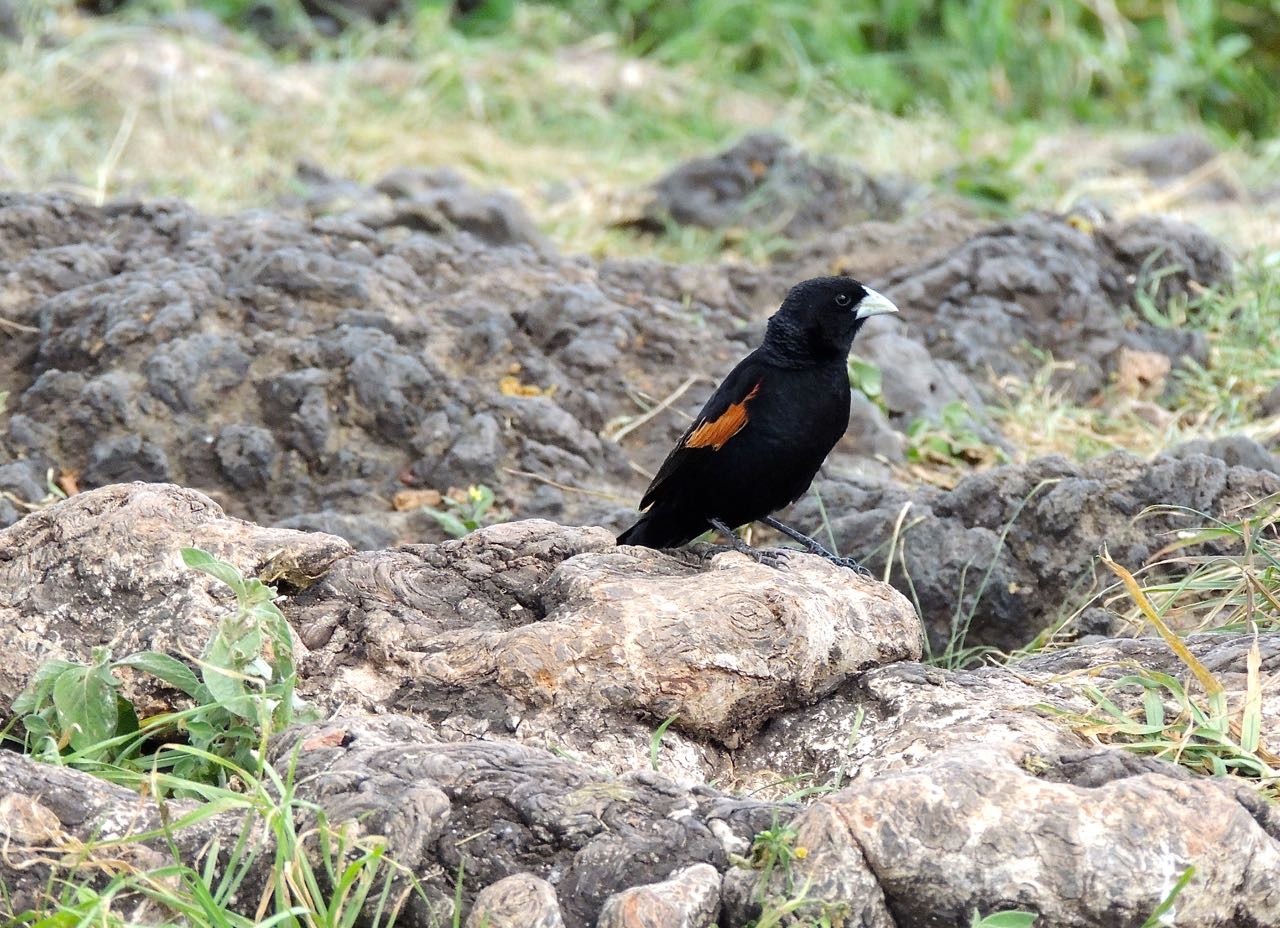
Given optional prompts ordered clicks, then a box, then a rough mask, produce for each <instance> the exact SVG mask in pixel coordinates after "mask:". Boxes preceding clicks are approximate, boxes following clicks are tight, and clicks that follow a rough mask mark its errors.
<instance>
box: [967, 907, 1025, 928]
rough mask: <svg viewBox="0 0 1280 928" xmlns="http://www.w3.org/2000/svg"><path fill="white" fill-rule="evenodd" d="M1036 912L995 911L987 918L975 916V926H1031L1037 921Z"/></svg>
mask: <svg viewBox="0 0 1280 928" xmlns="http://www.w3.org/2000/svg"><path fill="white" fill-rule="evenodd" d="M1038 917H1039V916H1037V915H1036V914H1035V913H1034V912H1017V911H1010V912H994V913H992V914H991V915H988V916H987V917H986V918H983V919H979V918H978V916H977V914H976V913H975V914H974V916H973V928H1031V926H1032V925H1034V924H1035V923H1036V919H1037V918H1038Z"/></svg>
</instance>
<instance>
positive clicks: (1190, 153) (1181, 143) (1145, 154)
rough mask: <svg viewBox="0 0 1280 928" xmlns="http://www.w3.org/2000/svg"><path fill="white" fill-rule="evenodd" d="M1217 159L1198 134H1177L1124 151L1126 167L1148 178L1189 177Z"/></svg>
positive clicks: (1209, 145)
mask: <svg viewBox="0 0 1280 928" xmlns="http://www.w3.org/2000/svg"><path fill="white" fill-rule="evenodd" d="M1217 156H1218V150H1217V149H1216V148H1214V146H1213V143H1212V142H1210V141H1209V140H1208V139H1206V138H1205V137H1204V136H1203V135H1201V134H1200V133H1198V132H1180V133H1177V134H1176V135H1167V136H1164V137H1162V138H1158V139H1155V140H1154V141H1151V142H1146V143H1145V144H1142V145H1139V146H1137V147H1136V148H1132V149H1130V150H1129V151H1127V152H1125V154H1124V156H1123V160H1124V162H1125V163H1126V164H1129V165H1132V166H1133V167H1136V168H1139V169H1141V170H1142V171H1143V173H1145V174H1146V175H1147V176H1148V177H1151V178H1153V179H1157V180H1172V179H1173V178H1176V177H1181V176H1182V175H1183V174H1189V173H1191V172H1192V171H1194V170H1195V169H1196V168H1198V167H1200V166H1202V165H1204V164H1207V163H1208V162H1210V161H1212V160H1213V159H1214V158H1216V157H1217Z"/></svg>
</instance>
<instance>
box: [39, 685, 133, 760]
mask: <svg viewBox="0 0 1280 928" xmlns="http://www.w3.org/2000/svg"><path fill="white" fill-rule="evenodd" d="M114 682H115V681H114V680H113V679H112V677H111V671H110V670H108V669H107V668H105V667H73V668H72V669H70V670H68V671H66V672H65V673H62V674H60V675H59V676H58V679H57V681H56V682H55V683H54V685H53V704H54V707H55V708H56V709H57V710H58V725H59V727H60V728H61V729H62V730H63V731H64V732H68V733H69V734H70V741H71V746H72V747H73V748H75V749H76V750H77V751H83V750H86V749H89V748H92V747H93V746H94V745H97V744H100V743H102V742H103V741H106V740H107V739H108V738H110V737H111V736H112V735H114V734H115V733H116V722H117V720H118V716H117V710H116V693H115V687H114V685H113V684H114Z"/></svg>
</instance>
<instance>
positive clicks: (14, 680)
mask: <svg viewBox="0 0 1280 928" xmlns="http://www.w3.org/2000/svg"><path fill="white" fill-rule="evenodd" d="M191 545H195V546H198V547H201V548H203V549H205V550H206V551H209V552H210V553H211V554H213V555H215V556H217V557H220V558H222V559H224V560H227V561H230V562H231V563H232V564H234V565H235V566H236V567H237V568H238V569H240V570H241V571H242V572H243V573H245V574H248V575H256V574H257V573H259V572H260V571H261V572H265V573H266V574H268V575H270V574H273V573H274V574H276V575H277V576H281V577H293V579H294V582H295V583H304V582H305V580H304V579H303V578H306V577H313V576H319V575H321V574H323V573H324V570H325V569H326V567H327V565H329V564H330V563H332V562H333V561H334V560H336V559H338V558H341V557H345V556H347V555H349V554H350V553H351V549H350V548H349V547H348V546H347V545H346V544H345V543H344V542H343V541H341V540H340V539H338V538H334V537H333V536H331V535H304V534H301V533H299V532H290V531H285V530H281V529H266V528H260V527H258V526H250V525H249V524H248V523H244V522H241V521H239V520H238V519H230V518H227V517H226V516H225V515H223V513H222V510H221V509H219V508H218V507H217V506H216V505H215V504H214V503H213V502H212V501H211V500H209V499H208V498H207V497H205V496H202V495H201V494H199V493H196V492H194V491H191V490H180V489H178V488H177V487H172V486H164V485H153V484H142V483H135V484H125V485H117V486H112V487H107V488H105V489H102V490H97V491H91V492H87V493H80V494H77V495H76V496H73V497H71V498H70V499H68V500H66V501H64V502H61V503H58V504H56V505H53V506H49V507H47V508H45V509H42V510H39V511H37V512H33V513H31V514H30V515H29V516H27V517H26V518H25V519H23V520H22V521H21V522H19V523H18V524H16V525H14V526H12V527H10V528H7V529H5V530H4V531H3V532H0V589H2V590H5V591H6V596H5V598H4V599H3V600H0V651H3V653H4V654H5V655H6V656H7V659H6V660H5V661H4V662H3V663H0V705H3V706H5V707H6V709H7V707H8V705H9V704H10V702H12V700H13V698H14V697H15V696H16V695H17V694H18V693H19V692H20V691H21V690H22V688H23V687H24V686H25V685H26V682H27V681H28V680H29V679H30V678H31V676H32V674H33V673H34V672H35V670H36V668H37V667H39V666H40V664H42V663H43V662H45V661H47V660H51V659H54V658H61V659H70V660H86V659H88V657H89V649H91V648H92V647H93V646H96V645H100V644H103V643H104V642H111V647H112V648H113V649H114V652H115V656H116V657H124V656H125V655H126V654H130V653H132V652H134V651H141V650H148V649H152V650H161V651H170V652H172V653H177V654H199V653H200V651H201V650H202V648H203V646H204V642H205V640H207V639H208V637H209V634H210V631H211V630H212V629H213V628H214V625H215V623H216V621H217V619H218V617H219V616H220V615H222V614H223V613H224V612H225V611H226V598H225V595H224V593H223V591H222V590H220V589H218V587H219V584H217V583H216V582H215V581H213V580H212V579H211V578H208V577H204V576H203V575H201V574H197V573H195V572H193V571H191V570H189V569H188V568H186V567H184V566H183V564H182V561H181V559H180V553H179V552H180V549H181V548H183V547H186V546H191ZM19 591H24V592H22V593H21V595H19ZM125 692H126V695H128V693H129V690H128V688H127V686H126V690H125ZM0 753H3V752H0Z"/></svg>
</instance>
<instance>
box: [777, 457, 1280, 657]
mask: <svg viewBox="0 0 1280 928" xmlns="http://www.w3.org/2000/svg"><path fill="white" fill-rule="evenodd" d="M1229 446H1230V445H1228V447H1229ZM1218 453H1224V452H1218ZM1241 460H1245V458H1244V457H1242V458H1241ZM1252 460H1253V461H1255V462H1257V459H1256V457H1255V458H1252ZM819 490H820V492H821V493H822V498H823V503H824V505H825V507H826V510H827V513H828V515H829V517H830V519H831V527H832V531H833V532H834V533H835V539H836V543H837V546H838V548H839V550H840V551H841V553H845V554H849V555H852V556H853V557H856V558H858V560H859V561H861V562H862V563H864V564H866V565H867V566H868V567H870V568H871V569H872V571H873V572H874V573H875V574H876V575H877V576H881V575H882V574H883V570H884V567H885V561H886V557H887V555H888V553H889V552H890V551H891V550H897V551H898V554H895V556H894V564H893V569H892V571H891V572H890V574H891V582H893V583H894V584H895V585H897V586H898V587H899V589H901V590H903V591H904V592H905V593H906V594H907V595H909V596H912V597H913V598H914V601H915V602H917V603H919V607H920V610H921V613H922V615H923V617H924V620H925V627H926V628H927V630H928V633H929V637H930V641H931V644H932V647H933V648H934V649H935V651H938V652H940V651H942V650H945V649H946V647H947V646H948V642H950V641H952V640H955V641H958V642H963V643H965V644H968V645H974V644H986V645H993V646H995V647H997V648H1000V649H1003V650H1013V649H1016V648H1019V647H1021V646H1022V645H1024V644H1026V643H1027V642H1028V641H1030V640H1031V639H1032V638H1033V637H1034V636H1035V635H1036V633H1038V632H1039V631H1040V630H1041V629H1043V628H1045V627H1047V626H1049V625H1050V624H1052V623H1053V622H1054V621H1056V620H1058V619H1060V618H1063V617H1064V616H1063V615H1062V614H1061V610H1063V609H1070V608H1071V607H1072V606H1075V605H1078V606H1083V605H1085V603H1086V597H1085V596H1084V595H1083V593H1082V591H1084V590H1087V589H1090V588H1097V587H1096V586H1095V585H1096V584H1099V583H1101V582H1102V581H1104V580H1107V581H1108V582H1109V580H1108V578H1109V577H1110V574H1109V573H1107V574H1105V575H1104V574H1102V573H1099V570H1100V569H1101V568H1099V567H1098V566H1097V565H1096V564H1095V560H1094V559H1095V556H1096V555H1097V553H1098V551H1099V550H1100V548H1101V546H1102V545H1103V544H1104V543H1105V544H1106V545H1107V547H1108V548H1109V549H1110V552H1111V555H1112V557H1114V558H1115V559H1116V560H1117V561H1118V562H1119V563H1121V564H1124V565H1127V566H1128V567H1129V568H1130V569H1136V568H1138V567H1139V566H1142V565H1143V564H1145V563H1146V562H1147V560H1148V559H1149V558H1150V557H1152V556H1153V555H1154V554H1155V553H1156V552H1157V551H1159V550H1160V548H1161V547H1162V546H1163V545H1164V544H1166V543H1167V541H1168V539H1169V533H1171V532H1173V531H1176V530H1178V529H1185V528H1190V527H1196V526H1199V525H1202V524H1205V523H1206V522H1207V520H1210V519H1222V518H1228V519H1235V518H1239V517H1240V516H1241V514H1242V513H1243V512H1245V511H1247V509H1248V507H1249V506H1250V505H1251V504H1253V503H1256V502H1258V501H1259V500H1262V499H1263V498H1265V497H1266V496H1268V495H1269V494H1272V493H1275V492H1277V491H1280V478H1277V476H1276V475H1275V474H1274V473H1272V472H1270V471H1264V470H1253V469H1250V468H1249V467H1243V466H1232V465H1230V464H1229V463H1228V462H1227V461H1224V460H1223V459H1222V458H1220V457H1206V456H1204V455H1202V454H1188V455H1186V456H1177V455H1166V456H1161V457H1157V458H1156V459H1155V460H1153V461H1150V462H1148V461H1143V460H1141V459H1139V458H1137V457H1134V456H1132V455H1128V454H1124V453H1120V452H1117V453H1114V454H1109V455H1107V456H1105V457H1101V458H1096V459H1094V460H1091V461H1087V462H1085V463H1083V464H1075V463H1072V462H1069V461H1067V460H1066V459H1065V458H1061V457H1056V456H1054V457H1047V458H1040V459H1037V460H1034V461H1031V462H1029V463H1027V464H1014V465H1006V466H1003V467H997V468H994V469H992V470H988V471H984V472H981V473H977V474H973V475H971V476H968V477H965V478H964V479H962V480H961V481H960V482H959V483H958V484H957V485H956V487H955V488H954V489H952V490H948V491H941V490H933V489H920V490H916V491H914V492H912V491H907V490H904V489H902V488H900V487H898V486H897V485H895V484H890V483H882V482H879V481H876V480H871V479H867V478H845V479H842V480H840V481H835V480H830V481H826V482H824V483H822V484H820V485H819ZM907 506H909V508H907V510H906V514H905V516H903V507H907ZM1157 506H1158V507H1161V508H1160V509H1159V510H1158V511H1155V512H1148V511H1147V510H1148V509H1149V508H1150V507H1157ZM1176 507H1183V509H1184V511H1183V512H1182V513H1178V512H1175V511H1174V509H1175V508H1176ZM1193 512H1199V513H1205V516H1204V517H1203V518H1199V517H1197V516H1194V515H1191V514H1190V513H1193ZM793 518H794V521H795V524H796V527H798V528H799V529H800V530H801V531H817V529H818V527H819V526H820V525H821V524H822V517H821V514H820V513H819V512H818V508H817V505H816V503H815V502H814V501H813V500H811V499H806V500H802V501H801V502H800V503H798V504H797V505H796V507H795V510H794V517H793ZM900 518H901V519H902V521H901V528H900V530H899V532H898V540H897V543H896V549H894V548H892V547H891V539H892V538H893V536H894V532H895V526H898V525H899V519H900ZM1229 548H1230V542H1228V541H1220V542H1215V543H1212V544H1210V545H1208V546H1207V547H1206V549H1205V550H1206V551H1207V552H1215V551H1219V552H1221V551H1227V550H1229ZM899 558H901V560H900V559H899ZM904 561H905V569H904V568H903V562H904Z"/></svg>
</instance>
